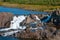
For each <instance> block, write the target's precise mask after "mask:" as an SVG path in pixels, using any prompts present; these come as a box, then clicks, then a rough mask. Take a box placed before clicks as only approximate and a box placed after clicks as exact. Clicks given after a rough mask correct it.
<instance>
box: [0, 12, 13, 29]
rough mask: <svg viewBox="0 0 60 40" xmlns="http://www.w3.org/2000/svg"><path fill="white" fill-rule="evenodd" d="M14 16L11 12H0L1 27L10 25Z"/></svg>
mask: <svg viewBox="0 0 60 40" xmlns="http://www.w3.org/2000/svg"><path fill="white" fill-rule="evenodd" d="M12 18H13V14H11V13H5V12H3V13H0V28H3V27H9V26H10V21H11V20H12Z"/></svg>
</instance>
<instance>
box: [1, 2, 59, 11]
mask: <svg viewBox="0 0 60 40" xmlns="http://www.w3.org/2000/svg"><path fill="white" fill-rule="evenodd" d="M0 5H2V6H6V7H18V8H23V9H27V10H37V11H52V10H55V9H57V8H59V9H60V6H52V5H31V4H18V3H9V2H0Z"/></svg>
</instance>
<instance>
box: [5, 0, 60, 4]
mask: <svg viewBox="0 0 60 40" xmlns="http://www.w3.org/2000/svg"><path fill="white" fill-rule="evenodd" d="M6 1H7V2H10V3H19V4H33V5H60V0H6Z"/></svg>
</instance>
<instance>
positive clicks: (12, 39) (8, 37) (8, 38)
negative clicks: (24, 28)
mask: <svg viewBox="0 0 60 40" xmlns="http://www.w3.org/2000/svg"><path fill="white" fill-rule="evenodd" d="M0 40H19V39H17V38H15V37H11V36H7V37H3V36H0Z"/></svg>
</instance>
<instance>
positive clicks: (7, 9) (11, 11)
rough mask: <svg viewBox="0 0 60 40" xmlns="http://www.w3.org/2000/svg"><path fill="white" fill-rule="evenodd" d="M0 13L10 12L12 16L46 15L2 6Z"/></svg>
mask: <svg viewBox="0 0 60 40" xmlns="http://www.w3.org/2000/svg"><path fill="white" fill-rule="evenodd" d="M0 12H10V13H12V14H15V15H16V14H19V15H23V14H47V13H46V12H40V11H32V10H25V9H21V8H8V7H4V6H0Z"/></svg>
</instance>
